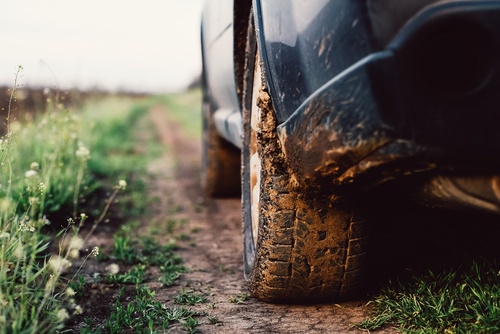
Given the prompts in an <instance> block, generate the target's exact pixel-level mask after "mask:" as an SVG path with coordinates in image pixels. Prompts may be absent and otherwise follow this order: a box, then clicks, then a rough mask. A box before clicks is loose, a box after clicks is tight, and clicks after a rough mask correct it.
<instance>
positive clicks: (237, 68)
mask: <svg viewBox="0 0 500 334" xmlns="http://www.w3.org/2000/svg"><path fill="white" fill-rule="evenodd" d="M251 10H252V1H251V0H244V1H242V0H235V1H234V21H233V22H234V25H233V29H234V41H233V42H234V55H233V57H234V75H235V78H236V91H237V93H238V98H239V101H240V103H241V101H242V94H243V76H244V73H245V57H246V55H245V49H246V43H247V41H246V39H247V31H248V20H249V18H250V12H251ZM240 107H241V105H240Z"/></svg>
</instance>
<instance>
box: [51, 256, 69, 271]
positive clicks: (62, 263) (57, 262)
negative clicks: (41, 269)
mask: <svg viewBox="0 0 500 334" xmlns="http://www.w3.org/2000/svg"><path fill="white" fill-rule="evenodd" d="M69 267H71V262H70V261H68V260H67V259H65V258H63V257H60V256H58V255H55V256H52V257H51V258H50V260H49V268H50V270H52V272H53V273H55V274H60V273H63V272H64V271H65V270H66V269H68V268H69Z"/></svg>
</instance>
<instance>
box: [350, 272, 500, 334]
mask: <svg viewBox="0 0 500 334" xmlns="http://www.w3.org/2000/svg"><path fill="white" fill-rule="evenodd" d="M370 304H371V305H372V306H373V308H374V314H373V315H372V316H371V317H370V318H369V319H366V320H364V321H363V322H361V323H358V324H357V327H358V328H361V329H365V330H375V329H378V328H381V327H383V326H386V325H390V326H395V327H396V328H398V329H400V330H402V331H404V332H406V333H499V332H500V272H499V271H498V266H496V265H494V264H493V265H491V264H486V263H483V264H478V263H474V264H473V265H472V266H471V267H470V268H467V269H466V270H463V271H446V272H443V273H440V274H434V273H432V272H431V273H429V274H428V275H426V276H421V277H415V278H414V279H413V280H412V281H411V282H409V283H405V284H402V283H396V284H392V285H391V286H390V287H388V288H386V289H384V290H383V291H382V292H381V293H380V295H379V296H377V297H376V298H375V299H374V300H373V301H371V302H370Z"/></svg>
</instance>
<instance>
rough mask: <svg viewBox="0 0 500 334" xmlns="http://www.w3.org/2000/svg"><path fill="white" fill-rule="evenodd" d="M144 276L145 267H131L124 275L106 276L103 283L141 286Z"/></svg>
mask: <svg viewBox="0 0 500 334" xmlns="http://www.w3.org/2000/svg"><path fill="white" fill-rule="evenodd" d="M145 275H146V266H145V265H138V266H134V267H132V268H131V269H130V270H128V271H127V272H126V273H124V274H108V275H106V276H105V281H107V282H110V283H132V284H141V283H143V282H144V277H145Z"/></svg>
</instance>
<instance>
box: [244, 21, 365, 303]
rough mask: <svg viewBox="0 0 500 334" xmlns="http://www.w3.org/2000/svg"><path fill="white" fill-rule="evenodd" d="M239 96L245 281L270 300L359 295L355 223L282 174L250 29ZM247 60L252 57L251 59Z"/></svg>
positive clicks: (361, 233)
mask: <svg viewBox="0 0 500 334" xmlns="http://www.w3.org/2000/svg"><path fill="white" fill-rule="evenodd" d="M246 52H247V55H255V56H254V57H248V58H250V59H249V60H247V64H246V75H245V80H244V81H245V84H244V93H243V106H244V111H243V132H244V135H243V151H242V155H243V157H242V158H243V172H242V187H243V188H242V203H243V233H244V258H245V277H246V279H247V281H248V283H249V288H250V291H251V293H252V295H253V296H255V297H257V298H259V299H262V300H265V301H271V302H296V301H301V302H303V301H309V300H319V299H321V300H339V299H345V298H348V297H352V296H353V295H354V294H356V293H357V292H359V291H360V289H361V287H362V285H363V280H362V276H363V275H362V273H363V266H364V262H365V259H366V252H365V250H366V245H367V239H366V235H365V234H366V233H365V225H364V224H363V222H361V221H358V220H357V219H356V217H355V216H354V215H353V214H352V212H351V210H346V209H344V208H343V207H341V206H340V204H337V203H331V202H330V201H329V200H328V198H326V197H324V198H323V197H321V196H319V195H317V194H314V193H312V194H311V193H309V192H308V191H307V190H305V189H303V188H301V187H300V186H299V185H298V183H297V182H296V181H294V178H293V177H292V175H291V173H290V172H289V169H288V168H287V161H286V158H285V156H284V155H283V151H282V149H281V143H280V141H279V138H278V135H277V132H276V126H277V123H276V118H275V116H274V112H273V106H272V101H271V98H270V96H269V94H268V91H267V88H266V82H265V79H264V75H263V74H262V70H261V69H262V68H263V67H262V65H261V61H260V56H259V53H258V50H257V46H256V42H255V33H254V28H253V24H250V28H249V36H248V42H247V50H246ZM252 58H253V59H252Z"/></svg>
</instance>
